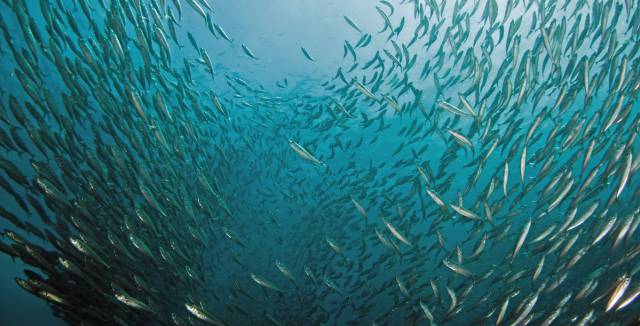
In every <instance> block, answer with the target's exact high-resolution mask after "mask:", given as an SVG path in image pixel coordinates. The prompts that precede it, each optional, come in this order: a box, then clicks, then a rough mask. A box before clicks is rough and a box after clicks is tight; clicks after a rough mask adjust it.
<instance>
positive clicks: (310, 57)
mask: <svg viewBox="0 0 640 326" xmlns="http://www.w3.org/2000/svg"><path fill="white" fill-rule="evenodd" d="M300 50H302V54H303V55H304V57H305V58H307V60H309V61H313V62H315V61H316V59H314V58H313V57H312V56H311V54H310V53H309V50H307V49H305V48H304V47H300Z"/></svg>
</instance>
